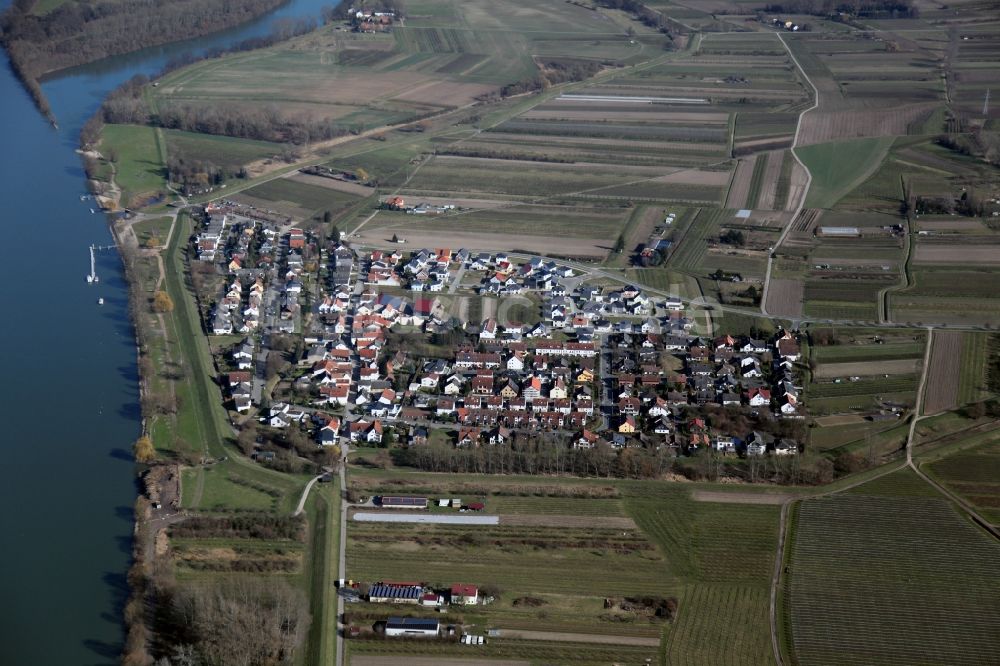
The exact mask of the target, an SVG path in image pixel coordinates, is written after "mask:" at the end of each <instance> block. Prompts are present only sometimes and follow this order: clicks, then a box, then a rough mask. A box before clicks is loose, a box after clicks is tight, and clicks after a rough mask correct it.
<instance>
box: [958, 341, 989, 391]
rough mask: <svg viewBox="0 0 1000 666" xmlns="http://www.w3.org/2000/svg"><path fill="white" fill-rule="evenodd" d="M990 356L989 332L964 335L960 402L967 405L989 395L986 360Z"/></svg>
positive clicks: (959, 385)
mask: <svg viewBox="0 0 1000 666" xmlns="http://www.w3.org/2000/svg"><path fill="white" fill-rule="evenodd" d="M988 358H989V334H988V333H971V332H966V333H964V334H963V337H962V359H961V364H962V370H961V375H960V376H959V383H958V404H960V405H965V404H968V403H970V402H976V401H978V400H982V399H983V398H985V397H987V396H988V395H989V394H990V392H989V390H988V389H987V388H986V362H987V359H988Z"/></svg>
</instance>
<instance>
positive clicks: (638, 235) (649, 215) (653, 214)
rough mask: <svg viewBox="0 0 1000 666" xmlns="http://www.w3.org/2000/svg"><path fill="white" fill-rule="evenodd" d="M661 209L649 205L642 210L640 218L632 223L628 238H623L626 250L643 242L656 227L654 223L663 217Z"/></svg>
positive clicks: (657, 222)
mask: <svg viewBox="0 0 1000 666" xmlns="http://www.w3.org/2000/svg"><path fill="white" fill-rule="evenodd" d="M663 217H664V214H663V209H662V208H657V207H654V206H650V207H649V208H646V209H645V210H644V211H643V212H642V219H640V220H638V221H637V222H636V223H635V224H634V225H632V230H631V231H630V232H629V235H628V238H626V239H625V248H626V250H631V249H632V248H635V247H638V246H639V244H640V243H644V242H645V241H646V239H647V238H649V235H650V234H651V233H653V230H654V229H656V225H657V224H659V222H660V221H661V220H662V219H663Z"/></svg>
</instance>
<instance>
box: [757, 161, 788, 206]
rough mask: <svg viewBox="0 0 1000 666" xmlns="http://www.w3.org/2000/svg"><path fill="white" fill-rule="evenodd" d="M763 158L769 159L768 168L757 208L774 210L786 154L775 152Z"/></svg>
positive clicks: (765, 170)
mask: <svg viewBox="0 0 1000 666" xmlns="http://www.w3.org/2000/svg"><path fill="white" fill-rule="evenodd" d="M763 157H766V158H767V167H766V168H765V169H764V182H763V183H762V184H761V188H760V198H759V199H758V201H757V206H756V207H757V208H760V209H763V210H774V196H775V194H777V191H778V178H780V177H781V165H782V163H784V161H785V159H784V158H785V153H784V152H782V151H774V152H771V153H766V154H765V155H764V156H763ZM763 157H762V158H761V159H763Z"/></svg>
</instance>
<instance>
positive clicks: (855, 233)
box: [816, 227, 861, 238]
mask: <svg viewBox="0 0 1000 666" xmlns="http://www.w3.org/2000/svg"><path fill="white" fill-rule="evenodd" d="M816 235H818V236H828V237H831V238H859V237H860V236H861V230H860V229H858V228H857V227H820V228H819V229H817V230H816Z"/></svg>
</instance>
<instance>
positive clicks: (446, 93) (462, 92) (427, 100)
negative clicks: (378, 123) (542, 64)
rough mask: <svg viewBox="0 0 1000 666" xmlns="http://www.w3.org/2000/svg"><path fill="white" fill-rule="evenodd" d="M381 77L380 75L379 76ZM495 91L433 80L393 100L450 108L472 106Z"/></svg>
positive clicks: (476, 85) (483, 85)
mask: <svg viewBox="0 0 1000 666" xmlns="http://www.w3.org/2000/svg"><path fill="white" fill-rule="evenodd" d="M381 75H382V74H381V73H380V74H379V76H381ZM495 89H496V86H491V85H485V84H481V83H458V82H456V81H438V80H435V81H427V82H425V83H422V84H418V85H415V86H413V87H412V88H410V89H408V90H406V91H403V92H400V93H399V94H397V95H395V96H394V97H393V99H395V100H398V101H403V102H415V103H417V104H427V105H428V106H440V107H444V108H450V107H455V106H464V105H466V104H472V103H473V102H474V101H475V100H476V98H477V97H479V96H480V95H484V94H486V93H488V92H490V91H491V90H495Z"/></svg>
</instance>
